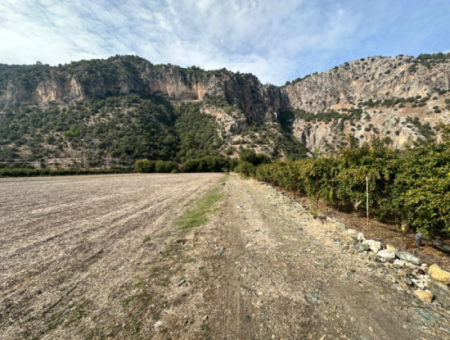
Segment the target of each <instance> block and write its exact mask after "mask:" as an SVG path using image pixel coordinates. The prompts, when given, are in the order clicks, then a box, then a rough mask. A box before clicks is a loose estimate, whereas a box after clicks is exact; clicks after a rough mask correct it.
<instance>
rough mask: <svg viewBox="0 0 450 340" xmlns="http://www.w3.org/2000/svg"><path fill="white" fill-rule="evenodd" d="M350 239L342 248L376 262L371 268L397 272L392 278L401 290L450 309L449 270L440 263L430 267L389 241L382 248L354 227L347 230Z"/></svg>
mask: <svg viewBox="0 0 450 340" xmlns="http://www.w3.org/2000/svg"><path fill="white" fill-rule="evenodd" d="M340 224H341V225H342V223H340ZM339 229H342V228H339ZM346 238H347V240H346V242H345V244H344V245H343V248H342V249H343V251H344V252H356V253H359V254H360V255H361V256H364V257H366V258H368V259H369V260H370V261H373V262H375V263H376V265H375V266H374V265H369V267H370V268H369V271H371V272H372V271H373V268H374V267H375V268H377V269H378V272H379V273H380V274H382V275H386V274H387V273H389V272H391V273H395V274H396V275H394V277H392V276H389V278H390V279H391V280H392V282H393V283H394V287H395V288H396V289H397V290H400V291H405V292H408V293H413V295H414V296H416V297H418V298H419V299H421V300H422V301H424V302H428V303H432V302H433V301H436V302H438V303H439V304H440V305H441V306H442V307H444V308H447V309H450V273H449V272H447V271H445V270H443V269H441V268H439V266H438V265H436V264H433V265H432V266H430V267H429V268H428V265H427V264H425V263H422V260H421V259H420V258H418V257H416V256H414V255H413V254H410V253H408V252H406V251H399V250H397V249H396V248H395V247H393V246H392V245H389V244H388V245H387V247H386V249H382V245H381V243H380V242H378V241H375V240H368V239H366V237H365V236H364V234H363V233H358V232H357V231H356V230H353V229H348V230H347V231H346ZM383 267H385V268H383ZM384 269H386V270H384Z"/></svg>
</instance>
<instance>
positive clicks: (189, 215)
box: [176, 176, 226, 229]
mask: <svg viewBox="0 0 450 340" xmlns="http://www.w3.org/2000/svg"><path fill="white" fill-rule="evenodd" d="M225 180H226V176H224V177H222V178H221V179H220V180H219V182H218V184H216V185H215V186H214V187H213V188H212V189H211V190H209V191H208V192H207V193H206V194H205V196H203V197H202V198H201V199H200V200H199V201H198V202H197V204H196V205H195V207H194V208H192V209H189V210H187V211H186V213H185V214H184V215H183V216H182V217H181V218H180V219H179V220H178V221H177V222H176V225H177V226H178V227H180V228H181V229H189V228H194V227H199V226H201V225H202V224H205V223H207V222H209V217H208V215H210V214H213V213H214V212H216V211H218V210H219V207H214V205H215V203H217V202H220V201H221V200H222V199H223V198H224V192H223V189H222V187H221V186H220V184H219V183H223V182H225Z"/></svg>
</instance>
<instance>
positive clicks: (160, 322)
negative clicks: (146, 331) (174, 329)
mask: <svg viewBox="0 0 450 340" xmlns="http://www.w3.org/2000/svg"><path fill="white" fill-rule="evenodd" d="M162 325H163V322H162V321H156V322H155V324H154V325H153V327H155V328H159V327H161V326H162Z"/></svg>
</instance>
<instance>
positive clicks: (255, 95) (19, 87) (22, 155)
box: [0, 54, 450, 167]
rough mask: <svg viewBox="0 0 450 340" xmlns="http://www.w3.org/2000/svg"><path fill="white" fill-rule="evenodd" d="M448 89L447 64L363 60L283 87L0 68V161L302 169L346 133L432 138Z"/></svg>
mask: <svg viewBox="0 0 450 340" xmlns="http://www.w3.org/2000/svg"><path fill="white" fill-rule="evenodd" d="M449 88H450V54H436V55H421V56H419V57H418V58H413V57H405V56H398V57H396V58H385V57H371V58H366V59H360V60H356V61H353V62H348V63H344V64H342V65H340V66H337V67H335V68H333V69H331V70H329V71H326V72H323V73H320V74H314V75H311V76H306V77H304V78H302V79H300V78H299V79H296V80H295V81H293V82H292V83H287V84H286V85H285V86H282V87H276V86H273V85H269V84H267V85H263V84H261V82H260V81H259V80H258V79H257V78H256V77H255V76H253V75H251V74H241V73H233V72H231V71H228V70H226V69H221V70H216V71H204V70H201V69H199V68H197V67H190V68H181V67H178V66H173V65H170V64H169V65H153V64H152V63H150V62H149V61H147V60H145V59H143V58H139V57H136V56H115V57H111V58H109V59H106V60H89V61H80V62H72V63H70V64H66V65H59V66H57V67H50V66H48V65H25V66H19V65H4V64H0V160H1V161H8V162H7V164H11V163H20V162H23V163H26V164H33V165H34V166H41V165H42V166H44V165H45V166H50V167H57V166H64V167H69V166H74V165H75V166H80V165H82V164H84V165H88V166H91V167H107V166H111V165H117V164H122V165H132V163H133V162H134V161H135V160H136V159H139V158H149V159H164V160H168V159H170V160H176V161H183V160H185V159H189V158H195V157H201V156H204V155H218V154H222V155H228V156H232V157H236V156H237V151H238V148H242V147H245V148H253V149H255V150H257V151H258V152H264V153H266V154H268V155H270V156H272V157H293V158H299V157H305V156H306V154H307V152H313V150H314V149H316V150H317V151H332V150H333V149H335V148H336V147H338V146H339V145H340V144H345V143H346V140H345V135H347V134H350V133H351V134H354V135H355V136H356V137H358V138H359V140H360V141H361V143H362V142H363V141H370V140H371V139H373V138H383V139H385V140H386V141H387V142H389V143H392V144H393V145H394V146H396V147H398V148H401V147H403V146H405V145H406V144H408V143H409V144H411V143H412V142H414V141H420V140H425V139H427V138H435V137H437V138H439V134H438V128H436V124H437V123H438V122H439V121H444V122H450V121H449V120H450V114H449V106H450V92H449V91H448V90H449ZM0 164H5V162H3V163H1V162H0ZM16 165H20V164H16Z"/></svg>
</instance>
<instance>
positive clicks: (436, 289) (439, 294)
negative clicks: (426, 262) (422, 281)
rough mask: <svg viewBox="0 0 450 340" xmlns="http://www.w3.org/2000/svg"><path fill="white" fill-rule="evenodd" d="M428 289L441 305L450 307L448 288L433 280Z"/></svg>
mask: <svg viewBox="0 0 450 340" xmlns="http://www.w3.org/2000/svg"><path fill="white" fill-rule="evenodd" d="M430 291H431V293H433V295H434V296H435V298H436V301H438V302H439V303H440V304H441V305H442V306H444V307H445V308H450V288H449V287H448V286H446V285H444V284H443V283H440V282H438V281H435V280H431V282H430Z"/></svg>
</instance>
